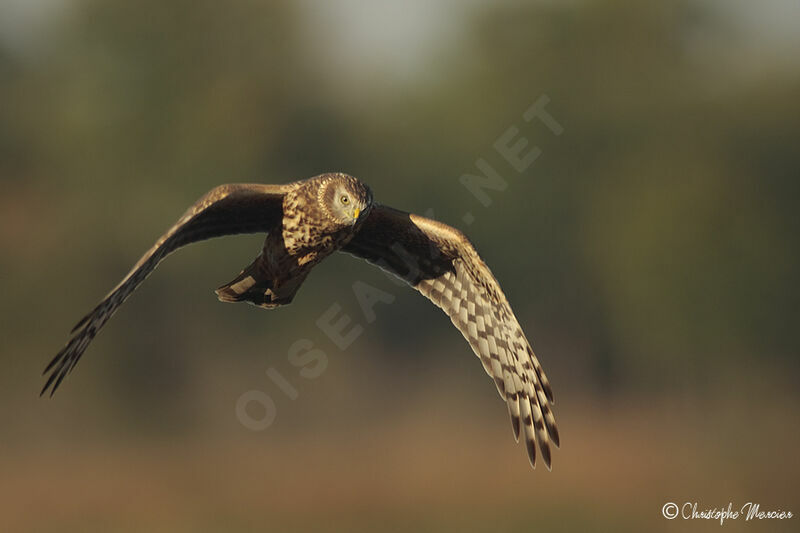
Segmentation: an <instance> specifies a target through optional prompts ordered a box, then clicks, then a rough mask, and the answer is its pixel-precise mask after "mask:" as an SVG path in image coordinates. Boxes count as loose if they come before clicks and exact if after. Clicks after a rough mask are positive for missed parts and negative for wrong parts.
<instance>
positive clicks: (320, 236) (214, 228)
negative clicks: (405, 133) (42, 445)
mask: <svg viewBox="0 0 800 533" xmlns="http://www.w3.org/2000/svg"><path fill="white" fill-rule="evenodd" d="M344 197H347V198H346V200H347V202H346V203H345V201H344V200H342V199H343V198H344ZM340 200H341V201H340ZM338 201H340V202H339V203H337V202H338ZM236 233H266V234H267V237H266V239H265V241H264V246H263V248H262V250H261V253H260V254H259V255H258V257H256V259H255V261H253V262H252V263H251V264H250V265H249V266H248V267H247V268H245V269H244V270H242V272H241V273H240V274H239V275H238V276H237V277H236V278H234V279H233V280H232V281H230V282H229V283H227V284H225V285H223V286H222V287H220V288H219V289H217V295H218V296H219V298H220V300H223V301H227V302H249V303H252V304H255V305H258V306H260V307H264V308H274V307H278V306H281V305H287V304H289V303H291V301H292V299H293V298H294V296H295V294H296V293H297V291H298V290H299V288H300V286H301V285H302V283H303V281H304V280H305V279H306V276H307V275H308V274H309V272H310V271H311V270H312V269H313V267H314V266H315V265H317V264H318V263H319V262H321V261H322V260H324V259H325V258H326V257H327V256H329V255H330V254H331V253H333V252H335V251H337V250H341V251H344V252H347V253H350V254H352V255H355V256H357V257H360V258H363V259H366V260H367V261H369V262H371V263H374V264H376V265H378V266H379V267H381V268H383V269H385V270H387V271H388V272H391V273H392V274H394V275H395V276H398V277H399V278H401V279H403V280H404V281H406V282H407V283H409V284H410V285H411V286H413V287H414V288H416V289H417V290H418V291H419V292H420V293H422V294H423V295H425V296H426V297H427V298H429V299H430V300H431V301H432V302H433V303H434V304H436V305H437V306H439V307H440V308H441V309H442V310H443V311H444V312H445V313H447V315H448V316H449V317H450V319H451V320H452V322H453V324H454V325H455V326H456V327H457V328H458V330H459V331H461V333H462V334H463V335H464V337H465V338H466V339H467V341H468V342H469V344H470V346H471V347H472V349H473V351H474V352H475V353H476V354H477V355H478V357H479V358H480V361H481V363H482V364H483V368H484V369H485V370H486V372H487V373H488V374H489V375H490V376H491V377H492V378H493V379H494V382H495V385H496V387H497V390H498V392H499V393H500V396H501V397H502V398H503V399H504V400H505V402H506V404H507V405H508V411H509V414H510V416H511V424H512V428H513V431H514V437H515V438H516V439H517V440H519V437H520V435H522V436H523V438H524V441H525V444H526V448H527V451H528V456H529V458H530V462H531V465H533V466H535V465H536V455H537V453H536V449H537V445H536V443H537V442H538V447H539V450H540V451H541V455H542V459H543V461H544V463H545V465H546V466H547V468H550V464H551V449H550V444H551V443H552V444H554V445H555V446H558V445H559V435H558V430H557V428H556V422H555V418H554V416H553V410H552V403H553V393H552V390H551V388H550V383H549V382H548V380H547V377H546V376H545V374H544V371H543V370H542V367H541V365H540V364H539V361H538V360H537V358H536V355H535V354H534V353H533V350H532V349H531V346H530V343H529V342H528V339H527V338H526V337H525V334H524V333H523V331H522V328H521V327H520V325H519V322H518V321H517V318H516V317H515V316H514V313H513V311H512V310H511V306H510V305H509V303H508V300H507V299H506V297H505V295H504V294H503V291H502V290H501V289H500V285H499V284H498V283H497V280H496V279H495V277H494V276H493V275H492V273H491V271H490V270H489V268H488V267H487V266H486V264H485V263H484V262H483V260H482V259H481V258H480V256H479V255H478V253H477V252H476V251H475V248H474V247H473V246H472V244H471V243H470V241H469V239H467V238H466V237H465V236H464V235H463V234H462V233H461V232H460V231H458V230H456V229H454V228H452V227H450V226H447V225H445V224H442V223H440V222H436V221H434V220H430V219H428V218H424V217H420V216H417V215H413V214H409V213H405V212H403V211H398V210H396V209H392V208H390V207H386V206H382V205H380V204H375V203H374V202H373V200H372V193H371V191H370V189H369V187H367V186H366V185H364V184H363V183H361V182H360V181H358V180H357V179H355V178H353V177H352V176H348V175H346V174H340V173H336V174H323V175H320V176H316V177H314V178H310V179H308V180H303V181H298V182H294V183H290V184H287V185H258V184H250V185H248V184H236V185H222V186H220V187H217V188H215V189H213V190H212V191H211V192H209V193H208V194H206V195H205V196H203V197H202V198H201V199H200V200H199V201H198V202H197V203H196V204H195V205H193V206H192V207H191V208H190V209H189V210H188V211H187V212H186V213H185V214H184V215H183V216H182V217H181V218H180V219H179V220H178V222H177V223H176V224H175V225H174V226H173V227H172V228H170V229H169V230H168V231H167V233H165V234H164V235H163V236H162V237H161V238H160V239H158V241H157V242H156V244H155V245H154V246H153V247H152V248H151V249H150V250H148V251H147V253H145V254H144V256H142V258H141V259H140V260H139V261H138V262H137V263H136V265H134V267H133V269H131V271H130V272H129V273H128V275H127V276H126V277H125V278H124V279H123V280H122V281H121V282H120V283H119V285H117V286H116V287H115V288H114V289H113V290H112V291H111V292H110V293H109V294H108V295H107V296H106V297H105V298H104V299H103V300H102V301H101V302H100V303H99V304H98V305H97V307H95V308H94V309H93V310H92V311H91V312H90V313H89V314H88V315H86V316H85V317H84V318H83V319H82V320H81V321H80V322H79V323H78V324H77V325H76V326H75V328H74V329H73V331H72V335H71V337H70V339H69V341H68V342H67V344H66V345H65V346H64V348H62V350H61V351H60V352H59V353H58V354H57V355H56V356H55V357H54V358H53V360H52V361H51V362H50V364H49V365H48V366H47V368H46V369H45V373H49V376H48V378H47V381H46V383H45V385H44V388H43V389H42V393H44V392H46V391H47V390H50V394H51V395H52V393H53V392H55V390H56V389H57V388H58V386H59V385H60V384H61V381H62V380H63V379H64V377H65V376H66V375H67V374H68V373H69V372H70V371H71V370H72V369H73V368H74V367H75V365H76V364H77V362H78V360H79V359H80V358H81V355H82V354H83V353H84V351H85V350H86V348H87V346H88V345H89V343H90V342H91V341H92V339H94V337H95V335H96V334H97V333H98V332H99V331H100V329H101V328H102V327H103V326H104V325H105V323H106V322H107V321H108V319H109V318H110V317H111V316H112V315H113V314H114V313H115V312H116V310H117V309H118V308H119V306H121V305H122V303H124V302H125V300H126V299H127V298H128V297H129V296H130V294H131V293H132V292H133V291H134V290H135V289H136V288H137V287H138V286H139V284H141V283H142V281H144V280H145V278H147V276H149V275H150V273H151V272H152V271H153V270H154V269H155V268H156V266H157V265H158V264H159V263H160V262H161V261H162V260H163V259H164V258H165V257H166V256H168V255H169V254H170V253H172V252H173V251H175V250H176V249H178V248H180V247H181V246H184V245H187V244H190V243H193V242H197V241H202V240H205V239H209V238H212V237H219V236H223V235H231V234H236Z"/></svg>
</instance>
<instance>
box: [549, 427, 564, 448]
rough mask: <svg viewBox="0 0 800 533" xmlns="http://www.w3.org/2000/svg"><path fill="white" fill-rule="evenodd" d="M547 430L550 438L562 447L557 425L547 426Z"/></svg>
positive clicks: (557, 445) (557, 446)
mask: <svg viewBox="0 0 800 533" xmlns="http://www.w3.org/2000/svg"><path fill="white" fill-rule="evenodd" d="M547 432H548V433H549V434H550V440H552V441H553V444H555V445H556V448H561V437H560V436H559V435H558V428H557V427H556V426H547Z"/></svg>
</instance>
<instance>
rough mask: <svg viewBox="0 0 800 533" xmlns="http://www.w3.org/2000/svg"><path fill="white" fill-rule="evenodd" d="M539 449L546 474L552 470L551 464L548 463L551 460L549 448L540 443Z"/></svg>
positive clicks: (545, 444)
mask: <svg viewBox="0 0 800 533" xmlns="http://www.w3.org/2000/svg"><path fill="white" fill-rule="evenodd" d="M539 448H540V449H541V451H542V459H543V460H544V466H546V467H547V471H548V472H549V471H552V470H553V468H552V466H551V463H550V459H551V458H550V446H548V445H547V443H545V442H543V443H541V445H540V446H539Z"/></svg>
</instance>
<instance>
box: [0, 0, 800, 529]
mask: <svg viewBox="0 0 800 533" xmlns="http://www.w3.org/2000/svg"><path fill="white" fill-rule="evenodd" d="M799 49H800V6H799V5H798V4H797V3H796V2H792V1H773V2H763V3H758V4H756V3H748V2H744V1H739V2H723V1H712V0H706V1H702V0H694V1H678V2H660V3H645V2H636V1H633V0H630V1H627V0H620V1H607V2H601V1H589V0H586V1H577V2H564V3H560V2H543V1H542V2H511V1H507V2H488V1H479V0H473V1H470V2H456V1H455V0H451V1H446V2H439V3H428V2H422V1H421V0H416V1H413V2H407V3H402V7H401V3H399V2H397V3H390V2H375V3H366V2H363V3H359V2H355V1H346V2H324V1H323V0H304V1H300V2H288V1H287V2H257V1H252V0H234V1H229V2H224V3H222V2H208V1H199V2H198V1H188V0H174V1H169V2H160V1H155V0H142V1H139V2H121V1H116V2H108V1H103V0H35V1H26V0H2V2H0V185H1V186H2V187H1V188H0V249H2V250H3V251H2V254H0V280H1V283H2V294H3V305H2V307H0V347H1V348H2V362H3V368H4V371H3V373H2V374H0V387H1V388H2V390H3V392H2V398H3V401H2V402H0V427H2V439H0V530H2V531H89V530H91V531H251V530H274V531H316V530H325V531H335V530H341V531H376V530H380V531H384V530H389V531H391V530H414V531H445V530H453V531H488V530H491V531H531V530H534V528H538V529H539V530H542V531H575V530H580V531H585V530H615V531H625V530H630V531H641V530H647V531H684V530H712V529H713V530H719V527H720V526H719V524H718V523H717V522H714V521H711V522H707V521H684V520H681V519H678V520H675V521H667V520H665V519H664V518H663V517H662V515H661V507H662V505H664V503H666V502H669V501H673V502H678V503H683V502H687V501H689V502H694V501H697V502H698V504H699V507H700V508H715V507H726V506H727V505H728V503H729V502H732V503H733V505H734V507H736V506H740V505H742V504H744V503H746V502H748V501H753V502H757V503H760V504H761V506H762V508H767V509H784V510H787V509H788V510H791V511H792V512H794V513H795V514H797V513H800V486H799V483H798V479H800V466H798V463H797V461H796V455H797V449H798V446H800V425H799V424H798V422H800V416H799V414H798V374H799V372H798V370H800V363H798V343H797V341H796V332H795V328H796V327H797V324H798V320H797V319H798V289H797V273H798V271H800V268H799V267H800V250H798V246H797V238H798V235H800V217H798V215H797V208H796V202H797V198H798V192H800V188H799V186H798V169H800V149H799V148H798V144H799V143H800V98H798V96H800V54H798V53H797V51H798V50H799ZM543 95H544V96H546V98H548V99H549V104H548V105H547V110H548V111H549V112H550V113H551V114H552V116H553V117H554V118H555V119H556V120H557V121H558V122H559V124H560V125H561V126H563V133H562V134H561V135H558V136H556V135H553V133H552V132H551V131H550V130H549V129H548V128H547V127H546V126H545V125H544V124H542V123H541V122H539V121H537V120H533V121H531V122H526V121H525V120H524V119H523V118H522V114H523V112H524V111H525V110H526V109H528V108H529V107H530V106H531V105H532V104H533V103H534V102H535V101H537V99H539V98H540V97H542V96H543ZM511 127H515V128H517V129H518V131H519V135H520V136H522V137H525V138H526V139H527V140H528V143H529V144H528V148H526V150H527V149H530V148H531V147H533V146H536V147H538V148H539V149H540V150H541V155H540V156H539V157H538V158H537V159H536V160H535V162H533V164H532V165H530V167H529V168H527V169H526V170H524V171H523V172H521V173H520V172H517V171H516V170H515V169H514V168H512V167H511V166H510V165H509V164H508V162H506V161H505V160H504V159H503V158H502V157H501V156H500V155H499V154H498V152H497V151H496V150H495V148H494V144H495V142H496V141H497V139H498V138H499V137H500V136H501V135H502V134H503V133H504V132H506V131H507V130H508V129H509V128H511ZM479 159H484V160H486V162H488V163H489V164H490V165H491V166H492V167H493V168H494V169H496V171H497V172H498V173H499V174H500V175H501V176H502V177H503V179H504V180H505V181H506V182H507V188H506V190H505V191H489V195H490V197H491V205H490V206H489V207H484V206H483V205H482V204H481V203H480V202H479V201H478V200H477V199H476V198H475V197H474V196H473V195H472V194H470V192H469V191H468V190H467V189H466V188H465V187H463V186H462V184H461V183H460V181H459V178H460V176H462V175H463V174H476V173H478V171H477V167H476V162H477V161H478V160H479ZM334 170H336V171H344V172H348V173H351V174H353V175H355V176H357V177H359V178H361V179H363V180H364V181H366V182H367V183H369V184H370V185H371V186H372V188H373V191H374V192H375V195H376V198H377V199H378V200H379V201H382V202H385V203H388V204H390V205H393V206H395V207H398V208H401V209H405V210H408V211H414V212H417V213H428V214H432V215H433V216H435V217H436V218H438V219H440V220H442V221H445V222H448V223H450V224H453V225H455V226H457V227H460V228H461V229H463V230H464V231H466V232H467V233H468V234H469V235H470V237H471V238H472V240H473V241H474V243H475V244H476V246H477V248H478V249H479V250H480V252H481V254H482V255H483V256H484V258H485V259H486V261H487V263H488V264H489V265H490V266H491V267H492V269H493V271H494V273H495V275H496V276H497V278H498V279H499V280H500V282H501V283H502V285H503V287H504V289H505V291H506V293H507V295H508V297H509V300H510V301H511V303H512V305H513V306H514V307H515V310H516V312H517V315H518V317H519V319H520V322H521V323H522V324H523V326H524V327H525V329H526V332H527V334H528V337H530V338H531V339H532V341H533V345H534V349H535V350H536V351H537V352H538V354H539V357H540V360H541V361H542V363H543V365H544V367H545V369H546V370H547V372H548V375H549V377H550V380H551V382H552V383H553V387H554V390H555V395H556V402H557V403H556V418H557V420H558V422H559V426H560V429H561V436H562V442H563V445H562V449H561V450H558V451H556V453H555V454H554V469H553V471H552V472H549V473H548V472H547V471H546V470H545V469H544V468H542V467H539V468H537V469H536V471H531V470H530V468H529V467H528V464H527V459H526V457H525V453H524V450H523V447H522V446H519V445H515V443H514V441H513V438H512V435H511V432H510V431H509V423H508V420H507V413H506V408H505V407H504V406H503V404H502V403H501V402H500V401H498V398H497V395H496V392H495V390H494V386H493V385H492V383H491V381H490V380H489V379H488V377H487V376H485V374H484V373H483V370H482V368H481V365H480V363H479V361H478V360H477V358H476V357H475V356H474V355H472V353H471V351H470V349H469V347H468V345H467V344H466V343H465V342H464V340H463V339H462V337H461V335H460V334H459V333H458V332H457V331H456V330H455V329H454V328H452V327H451V325H450V322H449V320H448V319H447V318H446V317H445V316H444V315H443V314H442V313H441V312H440V311H439V310H437V309H435V308H434V307H433V306H432V305H430V304H429V303H428V302H426V301H425V300H424V299H423V298H422V297H420V296H419V295H417V294H416V293H415V292H414V291H412V290H411V289H408V288H401V287H398V286H396V285H395V284H393V283H391V281H390V280H388V279H387V278H386V277H385V276H384V275H383V274H382V273H381V272H380V271H378V270H377V269H374V268H373V267H370V266H368V265H366V264H363V263H361V262H359V261H357V260H355V259H353V258H351V257H349V256H345V255H341V256H336V257H333V258H331V259H330V260H328V261H327V262H326V263H325V264H323V265H322V266H321V267H319V268H318V269H317V270H316V271H315V272H314V274H312V275H311V276H310V278H309V279H308V281H307V282H306V284H305V286H304V287H303V289H302V290H301V291H300V293H299V295H298V297H297V299H296V300H295V302H294V303H293V304H292V305H291V306H290V307H288V308H285V309H280V310H277V311H272V312H267V311H263V310H259V309H256V308H253V307H251V306H245V305H237V306H232V305H222V304H220V303H218V302H217V301H216V298H215V296H214V294H213V292H212V289H213V288H214V287H216V286H218V285H220V284H221V283H224V282H226V281H228V280H229V279H231V278H232V277H233V276H235V275H236V274H237V273H238V272H239V270H240V269H241V268H243V267H244V266H246V265H247V264H248V263H249V262H250V260H251V259H252V258H253V256H255V254H256V253H257V252H258V250H259V247H260V245H261V241H262V237H261V236H242V237H231V238H228V239H223V240H216V241H212V242H207V243H203V244H199V245H195V246H191V247H189V248H186V249H184V250H181V251H180V252H179V253H177V254H176V255H174V256H172V257H170V259H169V260H167V261H166V262H165V263H164V264H162V266H161V267H160V268H159V270H157V271H156V273H155V274H154V275H153V276H152V277H151V278H150V279H149V280H148V281H147V282H146V283H145V284H144V285H143V286H142V287H141V288H140V290H139V291H138V292H137V293H136V294H135V295H134V296H133V297H132V298H131V299H130V300H129V302H128V303H127V304H126V305H125V306H124V307H123V308H122V309H121V311H120V312H119V313H118V314H117V315H116V316H115V318H114V319H113V320H112V321H111V322H110V323H109V324H108V326H107V327H106V329H105V330H104V331H103V332H102V334H101V335H100V336H99V337H98V339H97V340H96V341H95V342H94V343H93V345H92V346H90V348H89V350H88V351H87V354H86V357H85V358H84V359H83V361H82V362H81V364H80V365H79V366H78V371H77V372H75V373H74V374H73V375H71V376H70V378H69V379H67V380H66V381H65V383H64V384H63V386H62V388H61V389H60V390H59V392H58V394H57V395H56V397H55V398H54V399H53V400H47V399H39V398H37V394H38V391H39V389H40V387H41V385H42V379H41V377H40V375H39V373H40V372H41V370H42V368H43V367H44V365H45V364H46V362H48V361H49V359H50V358H51V357H52V355H54V354H55V353H56V352H57V351H58V349H59V348H60V346H61V345H62V344H63V342H65V341H66V339H67V333H68V331H69V329H70V327H71V326H72V325H73V324H74V322H75V321H77V320H78V319H79V318H80V317H81V316H83V314H84V313H85V312H87V311H88V310H90V309H91V307H92V306H93V305H94V304H95V303H96V302H97V301H98V300H99V299H100V298H102V296H103V295H104V294H105V293H106V292H107V291H108V290H109V289H110V288H111V287H113V286H114V285H115V284H116V283H117V281H118V280H119V279H120V278H121V277H122V276H123V275H124V274H125V273H126V272H127V270H128V268H130V266H131V265H132V264H133V263H134V262H135V261H136V260H137V259H138V258H139V256H140V254H141V253H143V252H144V251H145V250H146V249H147V248H148V247H149V246H150V245H151V244H152V242H153V241H154V240H155V238H156V237H157V236H158V235H160V234H161V233H162V231H164V230H165V229H166V228H167V227H169V226H170V225H171V224H172V223H173V222H174V221H175V220H176V219H177V217H178V216H179V215H180V214H181V213H182V212H183V211H184V209H185V208H186V207H187V206H188V205H189V204H191V203H192V202H194V201H195V200H196V199H197V198H198V197H199V196H201V195H202V194H203V193H204V192H206V191H207V190H208V189H210V188H212V187H213V186H215V185H217V184H220V183H226V182H237V181H244V182H249V181H259V182H265V183H276V182H288V181H293V180H295V179H300V178H304V177H309V176H312V175H315V174H319V173H322V172H326V171H334ZM431 210H432V211H431ZM467 213H469V214H471V215H472V217H473V218H474V221H473V222H472V223H471V224H467V223H466V222H465V221H464V216H465V215H466V214H467ZM355 281H363V282H366V283H369V284H371V285H373V286H375V287H378V288H380V289H381V290H383V291H386V292H389V293H391V294H392V295H394V296H395V297H396V300H395V301H394V302H393V303H392V304H389V305H384V304H378V305H377V306H376V312H377V319H376V320H375V321H374V322H373V323H368V322H367V319H366V317H364V315H363V313H362V312H361V310H360V308H359V306H358V304H357V301H356V299H355V297H354V295H353V289H352V285H353V283H354V282H355ZM332 305H339V306H341V308H342V312H343V313H346V314H348V315H349V316H350V318H351V319H352V321H353V323H354V324H359V325H361V326H363V328H364V330H363V333H362V334H361V335H360V336H359V337H358V339H357V340H356V341H355V342H354V343H353V344H352V346H350V347H349V348H347V349H346V350H344V351H342V350H340V349H339V348H337V347H336V345H335V344H334V343H333V342H331V340H330V339H329V338H328V337H327V336H326V335H325V334H324V333H323V332H322V331H321V330H320V329H319V328H318V327H317V326H316V321H317V319H318V318H319V317H320V316H321V315H322V313H323V312H324V311H325V310H327V309H329V308H330V307H331V306H332ZM298 339H308V340H310V341H311V342H312V343H313V344H314V346H315V347H316V348H318V349H320V350H322V351H323V352H324V353H325V354H326V361H327V368H326V369H325V371H324V372H323V373H322V375H320V376H319V377H316V378H314V379H309V378H307V377H303V375H301V374H300V372H299V369H298V368H296V367H294V366H293V365H292V364H291V363H290V362H289V360H288V359H287V353H288V351H289V348H290V346H291V345H292V344H293V343H294V342H295V341H296V340H298ZM270 368H272V369H273V371H272V372H273V373H275V372H277V373H278V374H280V375H281V376H283V378H284V379H285V380H286V381H287V382H288V383H289V384H290V385H291V386H292V387H293V388H294V389H295V391H296V395H295V396H296V397H295V398H294V399H291V398H290V397H289V396H287V394H286V393H284V392H283V391H282V390H281V388H280V387H279V386H277V385H276V382H275V381H274V380H273V379H271V378H270V377H269V376H268V374H267V371H268V369H270ZM252 390H255V391H260V392H261V393H262V394H265V395H267V396H269V398H271V399H272V401H274V404H275V420H274V423H273V424H272V425H271V426H270V427H269V428H268V429H266V430H264V431H252V430H250V429H247V427H245V425H244V424H242V422H241V420H240V418H241V416H237V412H236V404H237V401H238V400H239V398H241V396H242V394H244V393H246V392H247V391H252ZM257 407H258V406H257V405H256V406H253V405H251V406H250V411H248V413H249V415H248V416H253V417H256V418H258V417H260V416H263V415H264V413H263V411H262V412H259V411H258V409H257ZM797 520H798V519H797V518H795V519H793V520H791V521H788V522H787V521H784V522H777V521H769V522H762V523H759V524H753V523H747V522H744V521H743V520H741V519H739V520H736V521H730V522H727V523H726V524H725V525H724V530H725V531H751V530H753V528H756V527H757V528H759V530H763V531H766V530H778V531H789V530H793V529H795V530H796V527H797V523H798V522H797Z"/></svg>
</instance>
